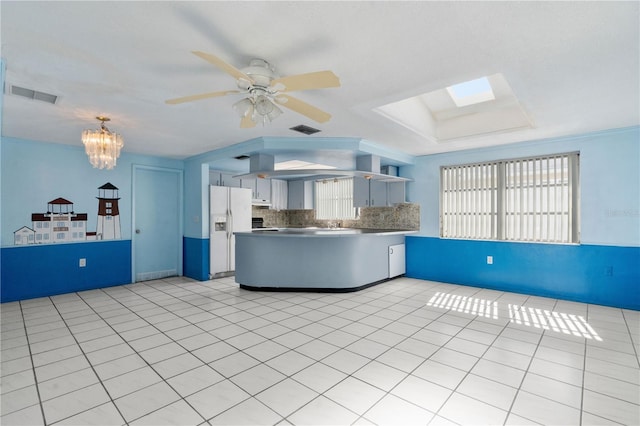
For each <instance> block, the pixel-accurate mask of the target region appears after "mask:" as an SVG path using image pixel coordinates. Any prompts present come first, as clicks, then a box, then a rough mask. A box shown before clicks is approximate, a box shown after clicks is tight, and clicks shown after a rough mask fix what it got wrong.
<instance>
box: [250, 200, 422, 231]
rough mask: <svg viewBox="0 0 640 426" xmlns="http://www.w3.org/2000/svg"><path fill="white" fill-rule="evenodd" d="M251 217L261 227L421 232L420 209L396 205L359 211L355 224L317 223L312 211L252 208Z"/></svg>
mask: <svg viewBox="0 0 640 426" xmlns="http://www.w3.org/2000/svg"><path fill="white" fill-rule="evenodd" d="M252 215H253V217H261V218H263V219H264V226H267V227H274V228H299V227H306V226H318V227H323V228H324V227H327V226H328V224H329V222H333V223H336V222H339V223H340V226H341V227H343V228H369V229H403V230H412V231H418V230H420V205H419V204H413V203H402V204H396V205H395V206H393V207H362V208H360V218H359V219H356V220H342V221H328V220H316V218H315V210H270V209H267V208H264V207H257V206H253V212H252Z"/></svg>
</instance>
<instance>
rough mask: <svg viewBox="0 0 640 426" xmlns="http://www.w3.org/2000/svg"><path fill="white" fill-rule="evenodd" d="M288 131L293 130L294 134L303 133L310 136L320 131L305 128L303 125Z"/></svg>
mask: <svg viewBox="0 0 640 426" xmlns="http://www.w3.org/2000/svg"><path fill="white" fill-rule="evenodd" d="M290 130H294V131H296V132H300V133H304V134H305V135H312V134H314V133H318V132H319V131H320V130H318V129H314V128H313V127H309V126H305V125H304V124H300V125H299V126H295V127H291V128H290Z"/></svg>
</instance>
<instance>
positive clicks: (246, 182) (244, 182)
mask: <svg viewBox="0 0 640 426" xmlns="http://www.w3.org/2000/svg"><path fill="white" fill-rule="evenodd" d="M240 187H241V188H249V189H250V190H251V198H252V199H255V198H258V196H257V194H256V180H255V179H241V180H240Z"/></svg>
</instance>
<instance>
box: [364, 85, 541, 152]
mask: <svg viewBox="0 0 640 426" xmlns="http://www.w3.org/2000/svg"><path fill="white" fill-rule="evenodd" d="M483 79H486V82H488V83H489V85H490V87H489V89H488V90H481V91H478V92H476V93H470V94H468V95H467V96H464V95H463V96H461V95H460V94H459V91H456V90H455V89H456V86H457V85H452V86H449V87H446V88H442V89H438V90H434V91H433V92H429V93H424V94H421V95H417V96H413V97H411V98H407V99H403V100H400V101H397V102H392V103H389V104H386V105H382V106H379V107H377V108H374V111H375V112H377V113H378V114H381V115H383V116H384V117H386V118H388V119H390V120H392V121H394V122H396V123H398V124H400V125H402V126H404V127H406V128H408V129H410V130H412V131H414V132H415V133H417V134H419V135H421V136H422V137H424V138H426V139H428V140H430V141H433V142H445V141H449V140H453V139H460V138H465V137H469V136H477V135H482V134H487V133H495V132H506V131H515V130H521V129H527V128H532V127H533V124H532V122H531V120H530V119H529V117H528V116H527V114H526V113H525V111H524V109H523V108H522V106H521V105H520V102H519V101H518V99H517V98H516V96H515V95H514V93H513V91H512V90H511V87H510V86H509V83H507V81H506V79H505V78H504V76H503V75H502V74H499V73H498V74H493V75H491V76H487V77H483V78H480V79H477V80H472V81H471V82H480V80H483ZM471 82H467V83H471ZM463 84H465V83H463ZM476 87H482V85H480V86H478V85H476ZM456 93H458V95H457V96H456ZM457 104H458V105H457Z"/></svg>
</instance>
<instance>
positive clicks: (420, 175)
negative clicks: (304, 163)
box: [401, 127, 640, 309]
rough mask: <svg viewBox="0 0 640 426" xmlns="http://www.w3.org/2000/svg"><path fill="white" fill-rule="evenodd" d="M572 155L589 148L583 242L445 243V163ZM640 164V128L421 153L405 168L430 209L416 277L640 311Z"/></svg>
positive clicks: (412, 242) (410, 255)
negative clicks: (441, 175) (441, 222)
mask: <svg viewBox="0 0 640 426" xmlns="http://www.w3.org/2000/svg"><path fill="white" fill-rule="evenodd" d="M572 151H579V152H580V220H581V225H580V242H581V243H580V244H579V245H557V244H526V243H513V242H504V241H468V240H448V239H441V238H439V186H440V181H439V171H440V166H443V165H452V164H464V163H470V162H478V161H487V160H495V159H507V158H519V157H524V156H531V155H539V154H540V155H544V154H553V153H562V152H572ZM639 160H640V128H638V127H633V128H625V129H616V130H609V131H604V132H597V133H592V134H586V135H578V136H572V137H567V138H557V139H549V140H541V141H532V142H525V143H519V144H513V145H504V146H498V147H492V148H486V149H475V150H468V151H460V152H452V153H446V154H437V155H429V156H423V157H418V158H417V159H416V161H415V165H414V166H406V167H403V168H402V169H401V172H402V175H403V176H405V177H410V178H412V179H413V180H414V181H413V182H411V183H410V184H409V185H408V191H407V193H408V199H409V200H410V201H411V202H416V203H419V204H420V205H421V210H420V214H421V229H420V232H419V234H418V236H411V237H408V238H407V275H408V276H410V277H414V278H421V279H427V280H434V281H443V282H449V283H460V284H466V285H472V286H479V287H488V288H493V289H499V290H506V291H514V292H524V293H530V294H537V295H543V296H548V297H556V298H562V299H568V300H575V301H582V302H589V303H596V304H603V305H610V306H619V307H627V308H632V309H640V296H639V293H638V288H639V287H640V272H639V271H640V168H639V167H638V164H639ZM487 256H493V259H494V264H493V265H487V260H486V257H487Z"/></svg>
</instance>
